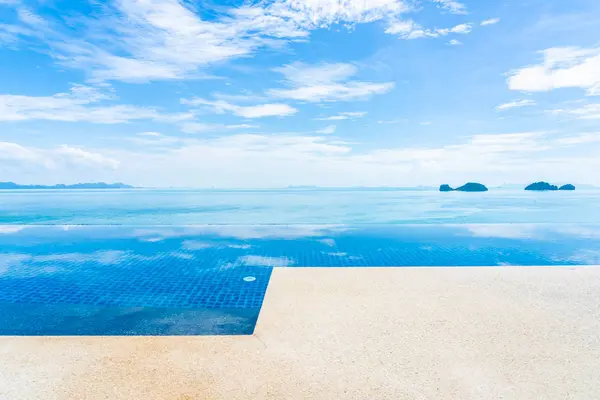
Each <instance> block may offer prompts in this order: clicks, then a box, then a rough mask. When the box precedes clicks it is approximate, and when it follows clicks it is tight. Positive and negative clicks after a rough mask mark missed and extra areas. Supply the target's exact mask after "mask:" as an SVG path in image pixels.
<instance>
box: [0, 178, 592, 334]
mask: <svg viewBox="0 0 600 400" xmlns="http://www.w3.org/2000/svg"><path fill="white" fill-rule="evenodd" d="M507 265H510V266H516V267H518V266H527V265H538V266H539V265H544V266H555V267H560V266H570V265H600V191H576V192H552V193H539V192H525V191H514V190H513V191H511V190H494V191H490V192H487V193H454V192H453V193H439V192H437V191H434V190H431V191H425V190H421V191H417V190H414V191H408V190H379V191H375V190H269V191H267V190H255V191H249V190H246V191H226V190H116V191H112V190H95V191H94V190H22V191H0V336H1V335H219V334H225V335H247V334H251V333H252V332H253V331H254V327H255V324H256V321H257V319H258V316H259V314H260V309H261V306H262V302H263V298H264V296H265V293H266V290H267V287H268V285H269V281H270V276H271V272H272V269H273V268H276V267H284V268H302V267H310V266H318V267H370V266H382V267H385V266H387V267H411V266H421V267H435V266H437V267H468V266H481V267H485V266H507ZM399 290H401V289H400V288H399Z"/></svg>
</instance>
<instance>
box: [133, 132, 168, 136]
mask: <svg viewBox="0 0 600 400" xmlns="http://www.w3.org/2000/svg"><path fill="white" fill-rule="evenodd" d="M138 136H150V137H161V136H162V134H160V133H159V132H140V133H138Z"/></svg>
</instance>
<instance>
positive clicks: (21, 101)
mask: <svg viewBox="0 0 600 400" xmlns="http://www.w3.org/2000/svg"><path fill="white" fill-rule="evenodd" d="M111 99H113V96H112V94H111V93H107V92H103V91H101V90H100V89H99V88H95V87H90V86H84V85H73V86H72V87H71V89H70V91H69V92H65V93H57V94H54V95H51V96H23V95H11V94H4V95H0V121H26V120H51V121H67V122H92V123H99V124H117V123H124V122H129V121H131V120H143V119H151V120H155V121H165V122H177V121H180V120H185V119H188V118H191V117H192V116H191V115H188V114H162V113H160V112H159V111H157V110H156V109H153V108H147V107H137V106H132V105H126V104H119V105H104V104H103V105H99V104H97V103H102V102H104V101H106V100H111Z"/></svg>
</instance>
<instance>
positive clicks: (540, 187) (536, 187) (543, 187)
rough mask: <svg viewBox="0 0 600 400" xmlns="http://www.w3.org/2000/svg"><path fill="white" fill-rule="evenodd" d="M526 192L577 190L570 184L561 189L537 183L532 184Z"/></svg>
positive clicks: (546, 183)
mask: <svg viewBox="0 0 600 400" xmlns="http://www.w3.org/2000/svg"><path fill="white" fill-rule="evenodd" d="M525 190H536V191H540V192H543V191H548V190H550V191H554V190H575V186H573V185H571V184H570V183H569V184H567V185H562V186H561V187H558V186H556V185H551V184H549V183H548V182H535V183H532V184H531V185H529V186H527V187H526V188H525Z"/></svg>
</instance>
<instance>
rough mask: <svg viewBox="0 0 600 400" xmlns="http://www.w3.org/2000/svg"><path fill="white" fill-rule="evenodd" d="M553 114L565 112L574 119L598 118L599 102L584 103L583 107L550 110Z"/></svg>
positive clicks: (599, 112) (599, 113) (599, 115)
mask: <svg viewBox="0 0 600 400" xmlns="http://www.w3.org/2000/svg"><path fill="white" fill-rule="evenodd" d="M552 113H554V114H566V115H570V116H572V117H573V118H576V119H600V104H586V105H585V106H583V107H579V108H571V109H556V110H552Z"/></svg>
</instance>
